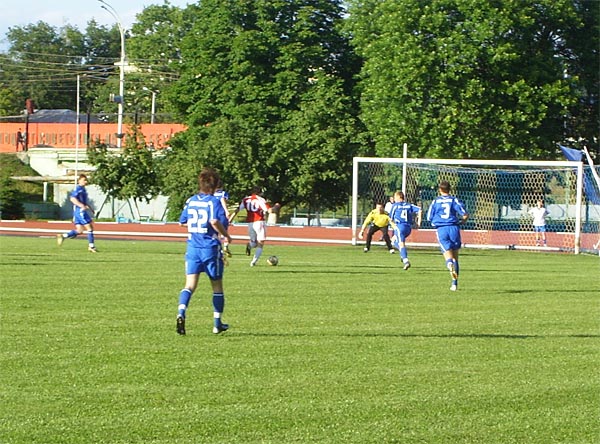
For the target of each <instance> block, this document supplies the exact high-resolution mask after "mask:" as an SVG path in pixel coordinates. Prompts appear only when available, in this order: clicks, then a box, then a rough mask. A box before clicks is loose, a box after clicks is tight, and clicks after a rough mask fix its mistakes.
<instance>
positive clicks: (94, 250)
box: [88, 247, 98, 253]
mask: <svg viewBox="0 0 600 444" xmlns="http://www.w3.org/2000/svg"><path fill="white" fill-rule="evenodd" d="M88 251H89V252H90V253H98V250H96V247H88Z"/></svg>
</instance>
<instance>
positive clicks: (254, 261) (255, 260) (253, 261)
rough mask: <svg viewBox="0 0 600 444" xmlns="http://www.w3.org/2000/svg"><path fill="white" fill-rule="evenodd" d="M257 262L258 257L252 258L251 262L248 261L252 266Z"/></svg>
mask: <svg viewBox="0 0 600 444" xmlns="http://www.w3.org/2000/svg"><path fill="white" fill-rule="evenodd" d="M257 262H258V259H253V260H252V262H250V266H251V267H254V266H255V265H256V263H257Z"/></svg>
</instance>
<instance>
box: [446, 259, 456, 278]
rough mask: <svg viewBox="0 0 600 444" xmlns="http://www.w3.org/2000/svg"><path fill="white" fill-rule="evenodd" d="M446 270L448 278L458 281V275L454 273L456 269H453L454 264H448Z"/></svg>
mask: <svg viewBox="0 0 600 444" xmlns="http://www.w3.org/2000/svg"><path fill="white" fill-rule="evenodd" d="M448 270H450V276H452V279H453V280H456V279H458V273H457V272H456V268H454V262H450V263H449V264H448Z"/></svg>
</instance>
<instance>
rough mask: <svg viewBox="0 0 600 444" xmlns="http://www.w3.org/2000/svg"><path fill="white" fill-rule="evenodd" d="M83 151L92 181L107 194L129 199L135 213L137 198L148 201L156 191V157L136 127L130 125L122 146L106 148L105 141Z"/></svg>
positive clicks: (157, 161) (158, 186) (158, 190)
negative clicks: (91, 166) (85, 153)
mask: <svg viewBox="0 0 600 444" xmlns="http://www.w3.org/2000/svg"><path fill="white" fill-rule="evenodd" d="M87 153H88V160H89V162H90V163H91V164H93V165H94V166H95V167H96V171H95V172H94V174H93V175H92V183H94V184H96V185H98V186H99V187H100V189H101V190H102V191H103V192H104V193H105V194H106V195H107V196H108V197H112V198H115V199H121V200H129V199H133V202H134V205H135V207H136V210H137V213H138V216H139V210H138V209H137V202H138V201H141V200H145V201H146V202H149V201H150V200H151V199H152V198H154V197H156V196H157V195H158V194H159V192H160V188H161V182H160V175H159V174H158V170H159V169H160V166H159V162H160V160H159V158H157V157H154V155H153V151H152V150H149V149H148V148H147V147H146V144H145V141H144V138H143V135H142V134H141V133H140V132H139V128H138V127H136V126H133V128H132V131H131V133H130V134H129V135H128V137H127V139H126V143H125V147H124V148H123V149H122V150H120V151H113V150H109V148H108V147H107V146H106V144H102V143H96V144H94V145H92V146H90V148H88V150H87Z"/></svg>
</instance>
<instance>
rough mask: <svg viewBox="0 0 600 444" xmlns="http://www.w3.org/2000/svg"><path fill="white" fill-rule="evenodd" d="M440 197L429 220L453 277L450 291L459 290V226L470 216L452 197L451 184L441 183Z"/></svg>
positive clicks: (431, 211) (432, 209) (428, 217)
mask: <svg viewBox="0 0 600 444" xmlns="http://www.w3.org/2000/svg"><path fill="white" fill-rule="evenodd" d="M439 192H440V195H439V196H438V197H437V198H436V199H435V200H434V201H433V202H432V204H431V206H430V207H429V211H428V212H427V220H429V222H431V225H433V226H434V227H435V228H436V231H437V238H438V242H439V244H440V249H441V250H442V254H443V255H444V259H446V267H447V268H448V270H449V271H450V275H451V276H452V286H451V287H450V290H452V291H456V290H457V288H458V273H459V264H458V250H460V246H461V238H460V229H459V225H461V224H462V223H464V222H465V221H466V220H467V219H468V218H469V214H468V213H467V211H466V210H465V208H464V206H463V204H462V203H461V202H460V201H459V200H458V199H457V198H456V197H454V196H451V195H450V183H449V182H446V181H442V182H440V185H439Z"/></svg>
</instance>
